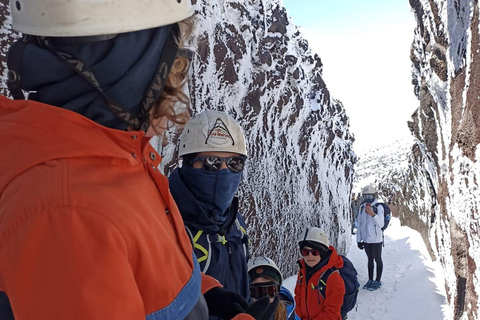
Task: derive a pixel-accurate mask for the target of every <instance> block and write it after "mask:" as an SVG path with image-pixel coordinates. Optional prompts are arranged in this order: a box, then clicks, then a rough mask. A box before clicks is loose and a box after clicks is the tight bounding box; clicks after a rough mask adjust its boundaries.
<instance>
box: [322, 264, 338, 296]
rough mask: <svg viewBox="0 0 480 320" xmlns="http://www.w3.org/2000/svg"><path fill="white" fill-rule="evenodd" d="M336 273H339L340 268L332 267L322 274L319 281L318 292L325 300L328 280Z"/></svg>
mask: <svg viewBox="0 0 480 320" xmlns="http://www.w3.org/2000/svg"><path fill="white" fill-rule="evenodd" d="M334 272H339V271H338V268H335V267H332V268H330V269H328V270H325V272H324V273H322V275H321V276H320V279H319V280H318V291H319V292H320V295H321V296H322V298H323V299H326V290H327V280H328V278H329V277H330V275H331V274H332V273H334Z"/></svg>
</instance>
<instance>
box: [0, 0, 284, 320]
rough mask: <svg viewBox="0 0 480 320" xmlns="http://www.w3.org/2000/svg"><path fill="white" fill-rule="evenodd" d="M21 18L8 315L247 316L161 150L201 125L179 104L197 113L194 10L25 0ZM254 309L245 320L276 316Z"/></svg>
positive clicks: (1, 134) (3, 181) (0, 200)
mask: <svg viewBox="0 0 480 320" xmlns="http://www.w3.org/2000/svg"><path fill="white" fill-rule="evenodd" d="M10 9H11V11H12V18H13V28H14V29H15V30H16V31H19V32H22V33H23V34H25V35H26V36H25V37H24V38H23V39H20V40H18V41H16V42H15V43H14V44H13V45H12V47H11V48H10V50H9V54H8V67H9V81H8V87H9V89H10V92H11V94H12V96H13V97H14V98H15V99H16V100H10V99H7V98H5V97H0V138H1V141H2V143H1V144H0V152H1V153H2V155H3V156H2V159H1V161H0V275H1V277H0V278H1V279H0V319H2V320H4V319H8V320H10V319H17V320H22V319H38V320H47V319H48V320H50V319H69V320H83V319H116V320H145V319H149V320H155V319H162V320H163V319H189V320H190V319H207V318H208V316H209V314H216V315H220V316H223V317H226V318H233V317H234V316H235V315H236V314H238V313H241V312H243V311H244V310H245V309H247V308H248V304H247V302H246V301H245V299H243V298H242V297H241V296H240V295H238V294H236V293H233V292H230V291H227V290H224V289H222V288H221V285H220V284H219V283H218V282H217V281H216V280H215V279H213V278H212V277H209V276H206V275H204V274H202V273H201V270H200V266H199V264H198V261H197V259H196V257H195V255H194V254H193V249H192V246H191V242H190V239H189V237H188V235H187V233H186V232H185V227H184V224H183V221H182V218H181V216H180V213H179V211H178V209H177V206H176V205H175V202H174V200H173V198H172V196H171V194H170V192H169V188H168V180H167V178H166V177H165V176H164V175H162V174H161V173H160V172H159V171H158V169H157V166H158V164H159V163H160V160H161V158H160V156H159V155H158V154H157V153H156V152H155V150H154V149H153V148H152V146H151V144H150V143H149V140H150V137H152V136H153V135H155V134H163V131H164V130H165V128H166V124H167V122H168V121H169V122H170V123H172V122H173V123H175V124H178V125H182V124H184V123H185V122H186V120H187V119H188V114H185V113H178V112H177V111H176V110H177V108H176V106H175V105H176V104H177V103H183V104H187V103H188V98H187V97H186V95H185V94H184V93H183V91H182V90H183V88H182V87H183V85H184V84H185V81H186V77H187V72H188V65H189V61H188V58H187V56H188V55H186V53H187V52H186V51H185V50H184V49H182V44H183V39H184V37H185V36H186V35H187V34H188V32H187V30H188V29H189V28H188V27H191V22H189V20H187V21H184V19H187V18H189V17H190V16H191V15H192V14H193V8H192V5H191V3H190V1H186V0H144V1H131V0H116V1H110V0H95V1H84V0H48V1H46V0H22V1H13V0H12V1H11V8H10ZM24 91H33V92H31V93H30V94H29V96H28V100H24ZM184 111H186V110H185V109H184ZM209 299H213V300H215V301H216V302H217V301H219V300H220V301H221V302H222V304H223V306H224V307H223V309H221V308H217V309H215V308H214V307H215V305H214V304H210V303H209ZM259 302H261V301H259ZM265 302H266V304H265ZM207 305H208V308H207ZM210 306H212V308H210ZM252 307H254V308H253V309H248V310H247V312H248V313H249V314H250V315H249V314H246V313H241V314H238V315H237V316H236V319H253V318H252V316H255V317H260V316H261V315H262V314H263V313H265V312H267V313H268V312H270V307H272V308H273V307H275V306H269V304H268V301H263V302H261V304H257V305H253V306H252ZM225 310H226V311H225ZM271 312H273V310H271Z"/></svg>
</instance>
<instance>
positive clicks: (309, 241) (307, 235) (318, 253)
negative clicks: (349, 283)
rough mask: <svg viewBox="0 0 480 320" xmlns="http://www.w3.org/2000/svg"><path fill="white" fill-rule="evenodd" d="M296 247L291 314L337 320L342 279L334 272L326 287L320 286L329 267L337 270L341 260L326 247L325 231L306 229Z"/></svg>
mask: <svg viewBox="0 0 480 320" xmlns="http://www.w3.org/2000/svg"><path fill="white" fill-rule="evenodd" d="M298 245H299V247H300V253H301V254H302V256H303V258H302V259H300V260H299V261H298V264H299V265H300V271H299V272H298V277H297V284H296V286H295V302H296V304H297V307H296V309H295V312H296V313H297V315H298V316H299V317H300V319H302V320H341V319H342V316H341V313H340V309H341V307H342V304H343V296H344V294H345V285H344V282H343V279H342V277H341V275H340V274H339V273H338V272H333V273H332V274H331V275H330V276H329V277H328V280H327V283H326V284H323V283H321V281H320V278H321V276H322V274H323V273H324V272H325V271H327V270H329V269H330V268H332V267H335V268H341V267H342V266H343V260H342V258H341V257H340V256H339V255H338V254H337V251H336V250H335V248H334V247H332V246H329V241H328V237H327V235H326V234H325V232H324V231H322V230H321V229H319V228H317V227H312V228H307V229H306V230H305V232H304V233H303V235H302V238H301V239H300V241H299V242H298ZM321 286H326V290H325V298H324V297H323V296H322V295H321V294H320V290H319V289H320V287H321Z"/></svg>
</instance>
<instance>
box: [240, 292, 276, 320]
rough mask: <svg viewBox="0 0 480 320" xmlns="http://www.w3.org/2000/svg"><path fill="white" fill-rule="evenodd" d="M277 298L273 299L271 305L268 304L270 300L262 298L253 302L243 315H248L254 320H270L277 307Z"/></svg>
mask: <svg viewBox="0 0 480 320" xmlns="http://www.w3.org/2000/svg"><path fill="white" fill-rule="evenodd" d="M278 301H279V299H278V296H276V297H275V299H274V300H273V302H272V303H270V298H269V297H268V296H267V297H263V298H260V299H258V300H257V301H255V302H254V303H253V304H252V305H251V306H250V307H249V308H248V309H247V311H245V313H248V314H249V315H251V316H252V317H254V318H255V320H270V319H272V318H273V314H274V313H275V310H277V307H278Z"/></svg>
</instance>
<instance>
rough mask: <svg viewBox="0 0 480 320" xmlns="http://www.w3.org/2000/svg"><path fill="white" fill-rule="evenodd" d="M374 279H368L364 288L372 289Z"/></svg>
mask: <svg viewBox="0 0 480 320" xmlns="http://www.w3.org/2000/svg"><path fill="white" fill-rule="evenodd" d="M373 282H374V281H373V280H368V281H367V283H365V285H364V286H363V289H365V290H370V287H371V286H372V285H373Z"/></svg>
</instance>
